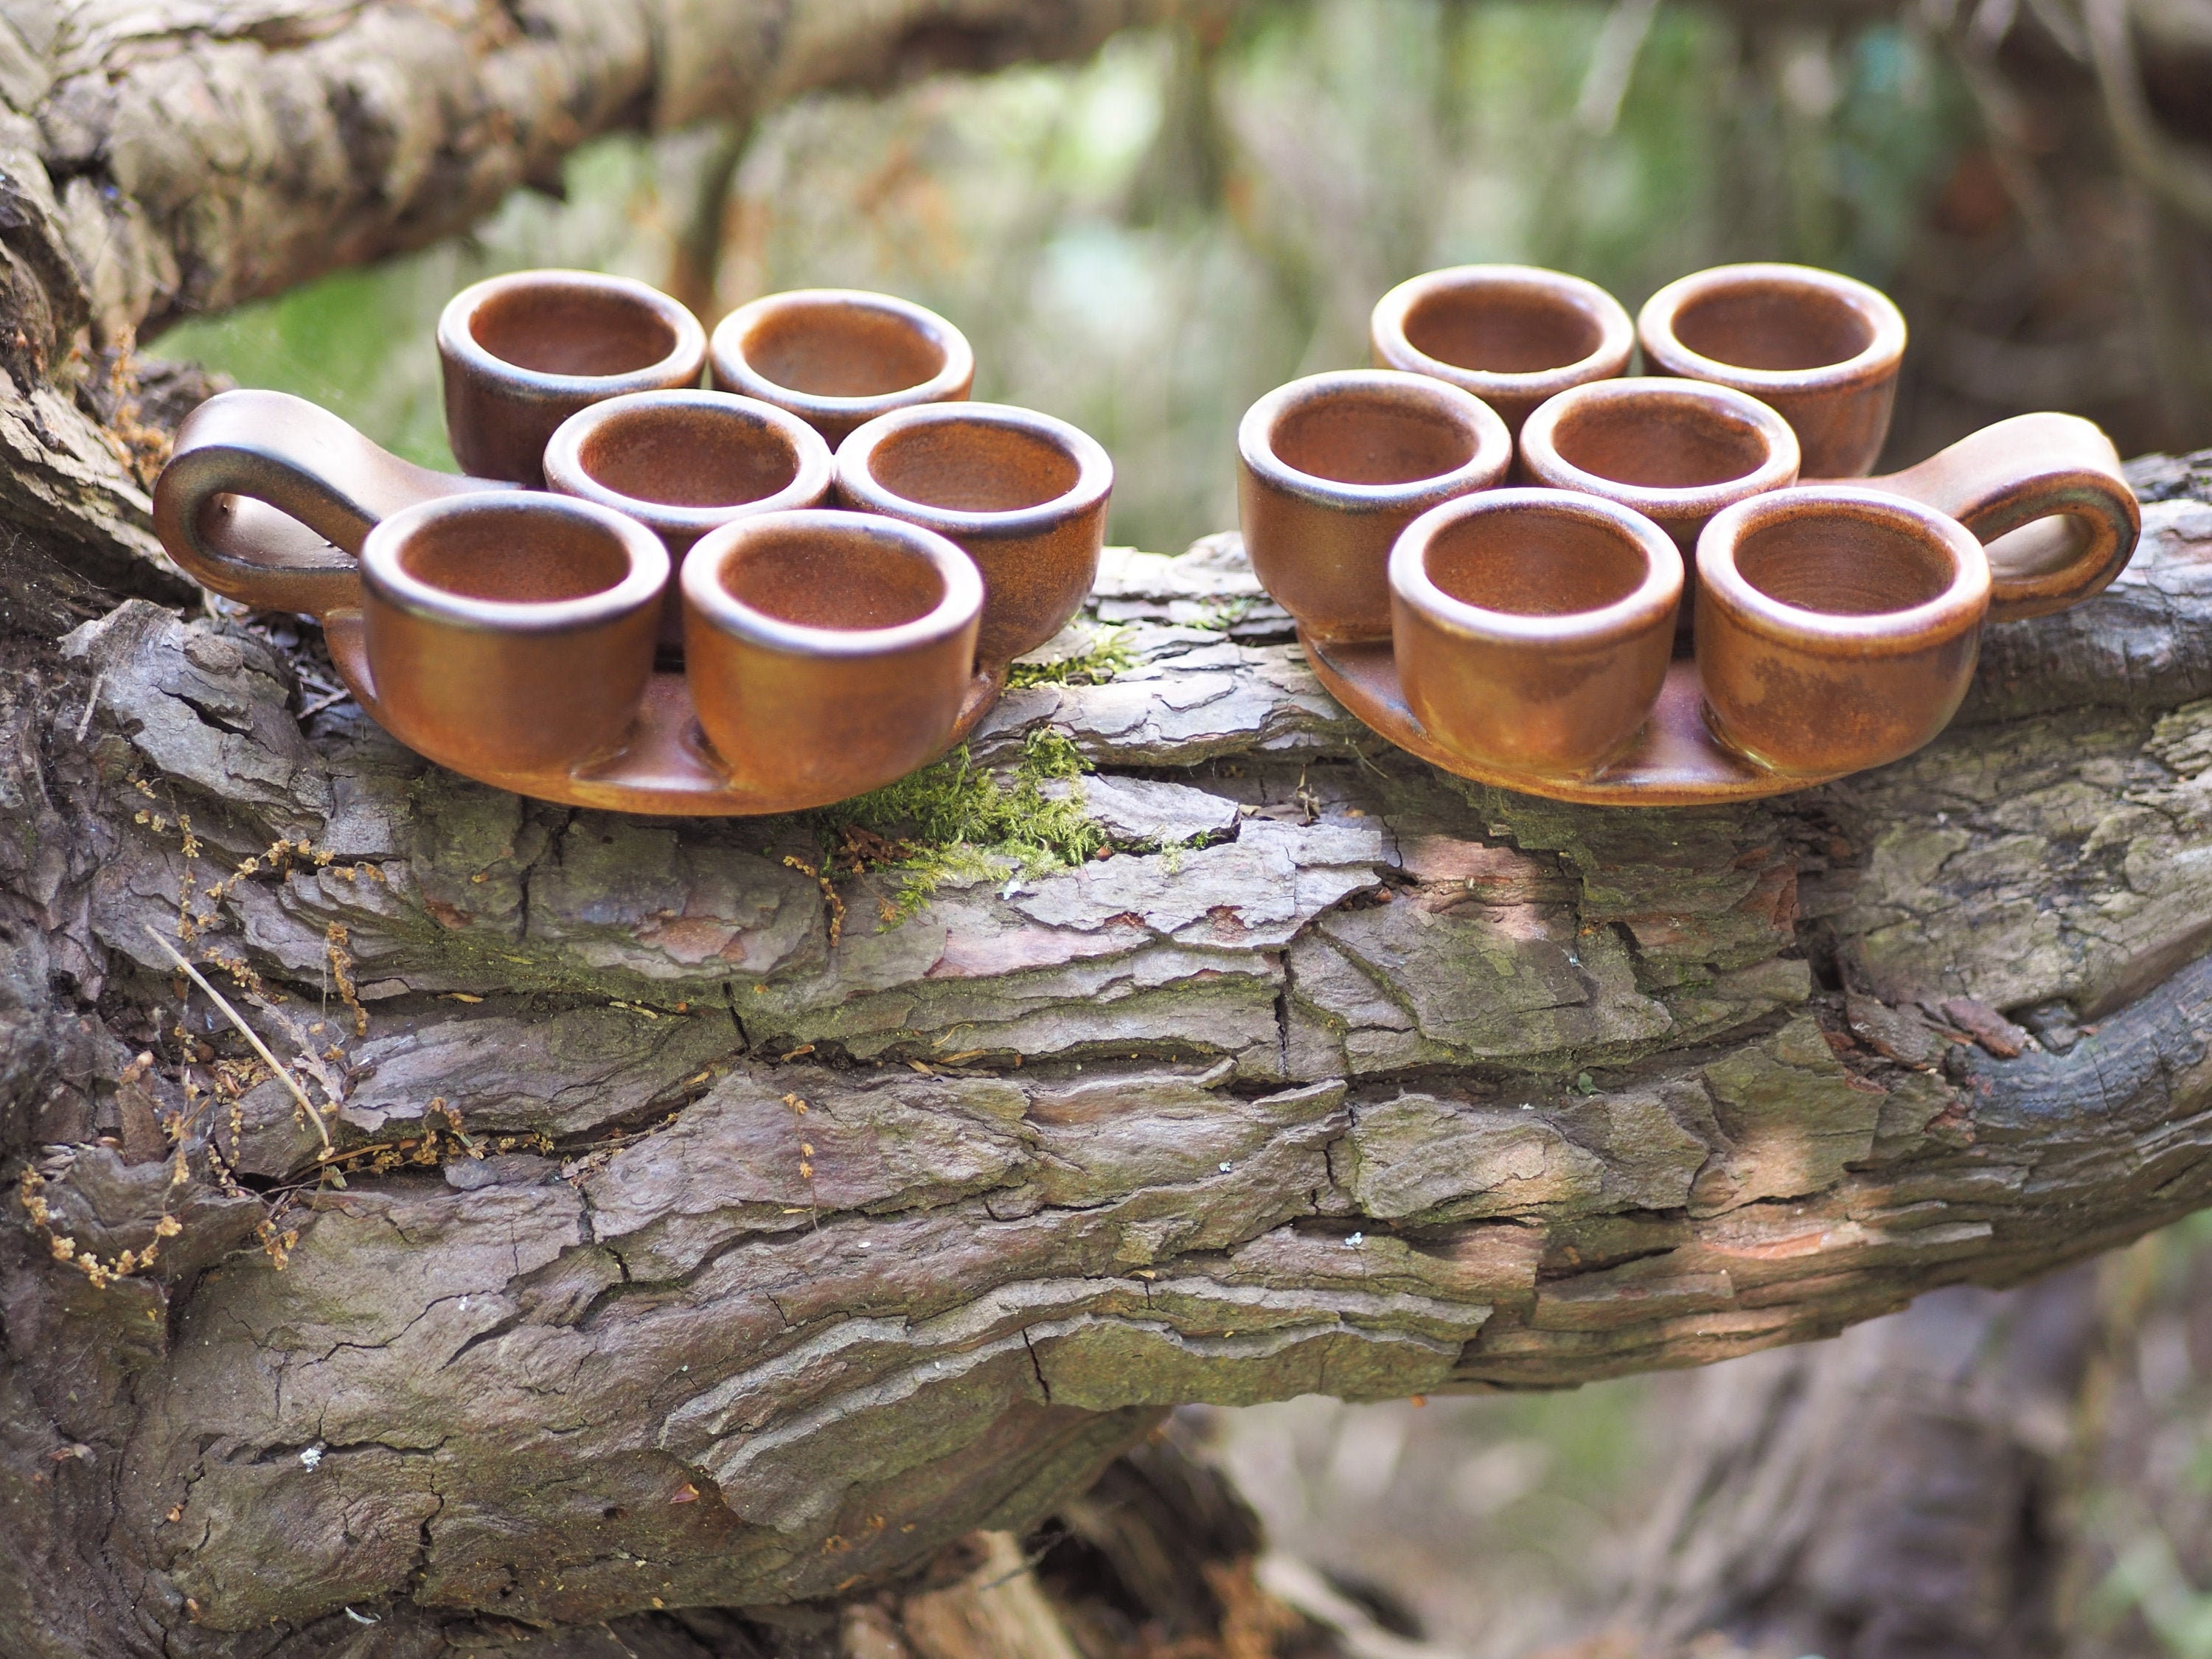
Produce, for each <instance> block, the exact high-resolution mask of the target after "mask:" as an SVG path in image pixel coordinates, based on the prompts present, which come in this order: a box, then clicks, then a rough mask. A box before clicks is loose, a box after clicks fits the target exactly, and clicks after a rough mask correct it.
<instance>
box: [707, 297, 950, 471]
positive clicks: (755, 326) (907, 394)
mask: <svg viewBox="0 0 2212 1659" xmlns="http://www.w3.org/2000/svg"><path fill="white" fill-rule="evenodd" d="M709 355H710V357H711V359H712V362H713V364H714V384H715V385H716V386H720V388H721V389H722V390H724V391H726V392H741V393H743V394H744V396H746V397H748V398H759V399H760V400H761V401H762V402H763V403H769V404H775V406H776V407H777V408H779V409H784V410H790V411H791V413H793V414H794V415H796V416H799V419H801V420H803V421H805V422H806V423H807V424H808V425H810V426H811V427H812V428H814V429H815V430H816V431H817V432H819V433H820V434H821V435H822V436H823V440H824V441H827V442H828V443H829V445H830V447H833V448H834V447H836V446H837V445H838V444H841V443H842V442H843V441H845V440H846V438H848V436H850V435H852V433H853V432H854V429H855V428H859V427H861V426H864V425H866V423H867V422H870V421H872V420H874V419H875V418H876V417H877V416H878V415H887V414H889V413H890V411H891V410H894V409H905V408H908V407H910V406H912V405H914V404H939V403H958V402H961V401H963V400H964V399H965V398H967V396H968V392H969V388H970V387H971V386H973V385H974V383H975V352H974V351H973V350H972V349H970V348H969V344H968V338H967V337H966V336H965V335H963V333H961V331H959V330H958V329H957V328H955V327H953V326H952V325H951V324H950V323H948V322H946V321H945V319H944V318H942V317H940V316H939V315H938V314H937V313H935V312H933V311H929V310H926V309H925V308H923V307H921V306H918V305H915V303H914V302H913V301H908V300H901V299H897V298H896V297H894V296H893V295H888V294H868V293H863V292H861V291H860V290H859V289H842V288H810V289H792V290H791V291H790V292H788V293H784V294H771V295H767V296H766V297H765V298H763V299H758V300H755V301H752V302H751V303H750V304H749V305H743V306H740V307H738V308H737V309H736V310H735V311H733V312H732V313H730V314H729V315H728V316H726V317H725V318H723V319H722V320H721V321H720V323H718V324H716V325H715V327H714V339H713V342H712V343H711V347H710V353H709Z"/></svg>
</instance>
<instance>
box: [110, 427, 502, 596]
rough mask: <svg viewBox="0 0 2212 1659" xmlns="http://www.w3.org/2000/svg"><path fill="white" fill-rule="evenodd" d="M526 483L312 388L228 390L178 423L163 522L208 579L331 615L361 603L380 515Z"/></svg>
mask: <svg viewBox="0 0 2212 1659" xmlns="http://www.w3.org/2000/svg"><path fill="white" fill-rule="evenodd" d="M513 488H514V486H513V485H512V484H507V483H495V482H493V481H491V480H489V479H485V478H469V477H458V476H456V475H454V474H453V473H450V472H435V471H431V470H430V469H429V468H428V467H425V466H417V465H415V464H414V463H413V462H412V461H404V460H402V459H399V457H398V456H397V455H394V454H392V453H390V452H389V451H387V450H383V449H380V448H378V447H377V446H376V445H374V444H373V443H371V442H370V441H368V439H367V438H365V437H363V436H362V435H361V434H360V433H359V432H356V430H355V429H354V428H352V427H350V426H349V425H347V424H346V423H345V422H343V421H342V420H340V419H339V418H338V417H337V416H335V415H333V414H331V412H330V411H329V410H326V409H322V408H319V407H318V406H317V405H316V404H311V403H309V402H307V400H306V399H305V398H295V397H291V396H289V395H288V394H286V393H284V392H221V393H218V394H217V395H216V396H215V397H213V398H209V399H208V400H207V401H206V402H205V403H204V404H201V405H200V406H199V407H198V408H197V409H196V410H193V411H192V412H191V415H189V416H186V417H185V422H184V424H183V426H181V427H180V428H178V431H177V442H176V447H175V449H174V450H173V452H172V453H171V455H170V458H169V464H168V465H167V466H166V467H164V468H163V469H162V471H161V478H160V480H159V481H158V482H157V483H155V486H154V529H155V533H156V534H157V535H159V536H160V537H161V545H162V546H163V547H165V548H167V550H168V553H169V556H170V557H171V558H173V559H174V560H175V561H176V562H177V563H178V564H179V566H180V567H181V568H183V569H184V571H185V574H188V575H190V576H191V577H192V579H193V580H196V581H197V582H199V583H200V584H201V585H202V586H206V587H210V588H212V589H213V590H214V591H215V592H218V593H221V594H222V595H224V596H225V597H226V598H228V599H237V600H240V601H241V602H242V603H244V604H246V605H253V606H255V607H256V608H258V609H261V610H266V611H306V612H309V613H311V614H313V615H316V616H322V615H325V614H326V613H328V612H330V611H340V610H347V609H353V608H357V607H358V606H359V605H360V604H361V579H360V577H359V575H358V574H356V567H355V563H354V557H355V556H356V555H358V554H359V553H360V551H361V544H362V539H363V538H365V537H367V536H368V532H369V530H370V528H371V526H374V525H375V524H376V522H377V521H378V520H380V519H386V518H389V517H390V516H391V515H392V513H397V512H398V511H399V510H400V509H401V508H402V507H412V506H414V505H415V504H416V502H418V501H428V500H430V499H432V498H433V497H435V496H440V495H465V494H468V493H471V492H472V491H476V490H483V489H513ZM241 498H243V499H241ZM257 503H265V504H266V506H265V507H259V506H257V505H256V504H257ZM269 508H274V509H275V511H273V512H271V511H269V510H267V509H269ZM334 550H335V553H336V554H337V555H341V556H334Z"/></svg>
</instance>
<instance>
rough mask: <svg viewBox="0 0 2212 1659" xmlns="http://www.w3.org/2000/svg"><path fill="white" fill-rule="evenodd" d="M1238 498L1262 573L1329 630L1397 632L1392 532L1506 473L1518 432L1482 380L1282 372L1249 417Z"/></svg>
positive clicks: (1282, 596)
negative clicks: (1467, 386) (1465, 388)
mask: <svg viewBox="0 0 2212 1659" xmlns="http://www.w3.org/2000/svg"><path fill="white" fill-rule="evenodd" d="M1512 458H1513V440H1512V437H1511V435H1510V434H1509V433H1508V432H1507V431H1506V429H1505V422H1504V421H1502V420H1500V419H1499V418H1498V415H1497V413H1496V412H1495V411H1494V410H1492V409H1491V408H1490V407H1489V405H1488V404H1485V403H1483V402H1482V401H1481V400H1480V399H1479V398H1475V397H1474V395H1473V394H1472V393H1469V392H1462V390H1460V388H1459V387H1457V386H1452V385H1449V384H1448V383H1446V382H1445V381H1443V380H1433V379H1431V378H1430V377H1428V376H1426V375H1421V374H1403V373H1401V372H1399V371H1397V370H1394V369H1349V370H1340V371H1337V372H1334V373H1331V374H1314V375H1309V376H1308V377H1307V378H1305V379H1304V380H1293V381H1291V383H1290V384H1289V385H1288V386H1279V387H1277V388H1276V389H1275V390H1274V391H1273V392H1269V393H1267V396H1266V397H1264V398H1261V399H1260V400H1259V402H1257V403H1255V404H1253V405H1252V407H1251V408H1250V409H1249V410H1246V411H1245V415H1244V418H1243V422H1242V423H1240V424H1239V426H1238V427H1237V461H1238V467H1237V518H1238V521H1239V523H1240V524H1241V526H1243V535H1244V550H1245V552H1246V553H1247V554H1248V555H1249V556H1250V558H1251V561H1252V568H1253V569H1254V571H1255V572H1256V573H1257V574H1258V575H1259V578H1260V581H1261V585H1262V586H1265V587H1266V588H1267V591H1268V592H1270V593H1272V594H1273V595H1274V597H1275V598H1276V599H1277V600H1278V601H1279V602H1280V603H1281V604H1282V605H1283V606H1284V608H1285V609H1286V610H1288V611H1290V612H1291V614H1292V615H1293V616H1295V617H1297V619H1298V623H1299V626H1300V627H1301V629H1304V631H1305V632H1306V633H1307V634H1309V635H1311V636H1312V637H1313V638H1315V639H1319V640H1377V639H1381V640H1387V639H1388V638H1389V634H1390V584H1389V559H1390V549H1391V545H1392V544H1394V543H1395V542H1396V540H1397V539H1398V535H1399V532H1401V531H1402V530H1404V529H1405V527H1406V526H1407V525H1408V524H1411V523H1412V522H1413V520H1415V519H1417V518H1419V516H1420V515H1421V514H1422V513H1425V512H1427V511H1428V510H1429V509H1430V508H1431V507H1437V506H1439V505H1441V504H1442V503H1443V502H1445V501H1450V500H1452V499H1453V498H1454V497H1455V496H1460V495H1468V494H1470V493H1471V492H1473V491H1474V490H1478V489H1490V488H1491V487H1492V485H1494V484H1496V483H1498V482H1500V481H1501V480H1502V479H1503V478H1504V477H1505V471H1506V468H1507V467H1508V466H1509V465H1510V463H1511V461H1512Z"/></svg>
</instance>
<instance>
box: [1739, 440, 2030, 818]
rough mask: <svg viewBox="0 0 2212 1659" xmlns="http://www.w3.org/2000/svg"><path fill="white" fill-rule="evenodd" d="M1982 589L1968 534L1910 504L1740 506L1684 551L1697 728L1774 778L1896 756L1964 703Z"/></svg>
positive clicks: (1857, 493) (1792, 494) (1762, 502)
mask: <svg viewBox="0 0 2212 1659" xmlns="http://www.w3.org/2000/svg"><path fill="white" fill-rule="evenodd" d="M1989 609H1990V564H1989V560H1988V558H1987V556H1985V555H1984V553H1983V551H1982V547H1981V544H1980V543H1979V542H1978V541H1977V540H1975V539H1974V537H1973V535H1972V532H1969V531H1967V530H1966V528H1965V527H1964V526H1962V525H1960V523H1959V522H1958V520H1955V519H1952V518H1949V517H1947V516H1946V515H1945V514H1943V513H1938V512H1936V511H1935V510H1934V509H1933V508H1930V507H1923V506H1920V505H1919V504H1918V503H1917V502H1913V501H1905V500H1903V499H1901V498H1899V497H1898V496H1894V495H1884V494H1881V493H1880V492H1877V491H1875V490H1871V489H1858V488H1853V487H1851V486H1849V485H1841V484H1821V485H1812V486H1807V487H1804V488H1801V489H1785V490H1779V491H1777V492H1775V493H1773V494H1771V495H1760V496H1758V497H1755V498H1753V499H1752V500H1749V501H1742V502H1740V503H1739V504H1737V505H1736V506H1735V507H1730V508H1729V509H1728V510H1727V511H1726V512H1723V513H1720V514H1718V515H1717V516H1716V517H1715V518H1714V520H1713V521H1712V522H1711V524H1710V525H1708V526H1706V527H1705V534H1704V535H1703V536H1702V537H1700V538H1699V542H1698V617H1697V655H1698V678H1699V683H1700V684H1701V685H1702V686H1703V688H1704V691H1705V708H1706V718H1707V720H1708V721H1709V722H1710V723H1711V726H1712V727H1713V729H1714V731H1715V732H1716V734H1717V736H1719V737H1720V738H1721V739H1722V740H1723V742H1724V743H1726V744H1729V746H1730V747H1731V748H1733V749H1735V750H1738V751H1739V752H1741V753H1742V754H1745V755H1747V756H1749V757H1751V758H1753V760H1756V761H1758V762H1759V763H1762V764H1764V765H1767V766H1771V767H1772V768H1774V769H1776V770H1778V771H1781V772H1784V773H1793V774H1798V775H1808V776H1816V775H1823V774H1831V773H1842V772H1854V771H1857V770H1859V769H1863V768H1865V767H1869V766H1880V765H1882V764H1884V763H1887V762H1889V761H1893V760H1896V759H1899V757H1903V756H1905V755H1909V754H1911V752H1912V751H1913V750H1916V749H1917V748H1919V747H1920V746H1921V745H1922V744H1924V743H1927V742H1928V741H1929V739H1930V738H1934V737H1935V736H1936V733H1938V732H1941V731H1942V729H1943V727H1944V726H1946V725H1948V723H1949V721H1950V719H1951V716H1952V715H1953V714H1955V713H1956V712H1957V711H1958V708H1959V704H1960V701H1961V699H1963V698H1964V697H1965V696H1966V686H1967V683H1968V681H1969V680H1970V679H1971V678H1972V675H1973V671H1974V663H1975V660H1976V659H1977V657H1978V654H1979V651H1980V643H1981V629H1982V623H1983V620H1984V617H1987V615H1988V614H1989Z"/></svg>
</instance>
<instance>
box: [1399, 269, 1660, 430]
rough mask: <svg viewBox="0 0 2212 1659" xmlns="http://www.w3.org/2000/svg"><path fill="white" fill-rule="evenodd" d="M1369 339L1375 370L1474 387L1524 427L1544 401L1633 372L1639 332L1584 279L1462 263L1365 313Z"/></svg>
mask: <svg viewBox="0 0 2212 1659" xmlns="http://www.w3.org/2000/svg"><path fill="white" fill-rule="evenodd" d="M1368 342H1369V345H1370V349H1372V351H1373V353H1374V358H1375V366H1376V368H1395V369H1402V370H1403V371H1405V372H1406V373H1407V374H1426V375H1429V376H1431V377H1432V378H1434V379H1436V380H1443V381H1444V382H1446V383H1447V384H1448V385H1451V386H1457V387H1459V388H1460V390H1461V391H1462V392H1472V393H1473V394H1474V396H1476V397H1478V398H1481V399H1482V401H1483V402H1485V403H1486V404H1489V405H1490V406H1491V408H1492V409H1493V410H1496V411H1497V412H1498V418H1499V419H1501V420H1503V421H1504V422H1505V428H1506V430H1507V431H1509V432H1514V433H1517V432H1519V431H1520V430H1521V425H1522V422H1524V421H1526V420H1527V419H1528V416H1530V415H1531V414H1533V413H1534V411H1535V409H1536V406H1537V405H1538V404H1541V403H1543V402H1544V401H1545V400H1546V399H1547V398H1553V397H1556V396H1557V395H1558V394H1559V393H1560V392H1565V390H1566V389H1567V388H1568V387H1569V386H1581V385H1583V384H1584V383H1585V382H1587V381H1590V380H1611V379H1612V378H1613V377H1614V376H1615V375H1619V374H1626V373H1627V371H1628V360H1629V357H1630V356H1631V355H1632V353H1633V352H1634V351H1635V349H1636V328H1635V325H1633V324H1632V323H1631V322H1630V321H1629V320H1628V313H1626V311H1624V310H1622V309H1621V307H1620V301H1618V300H1616V299H1614V298H1613V295H1610V294H1607V292H1606V291H1605V290H1604V289H1601V288H1600V287H1598V285H1597V284H1596V283H1587V282H1584V281H1583V279H1582V278H1581V277H1579V276H1567V275H1565V273H1564V272H1561V271H1557V270H1542V269H1540V268H1539V267H1537V266H1534V265H1455V266H1453V267H1452V268H1451V269H1449V270H1431V271H1430V272H1428V273H1427V274H1426V275H1425V276H1415V277H1413V278H1412V279H1411V280H1409V281H1407V282H1403V283H1399V284H1398V286H1397V287H1395V288H1394V289H1391V290H1390V291H1389V293H1388V294H1386V295H1383V298H1382V299H1381V300H1380V301H1377V302H1376V307H1375V310H1374V312H1373V313H1372V314H1371V315H1370V318H1369V319H1368Z"/></svg>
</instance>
